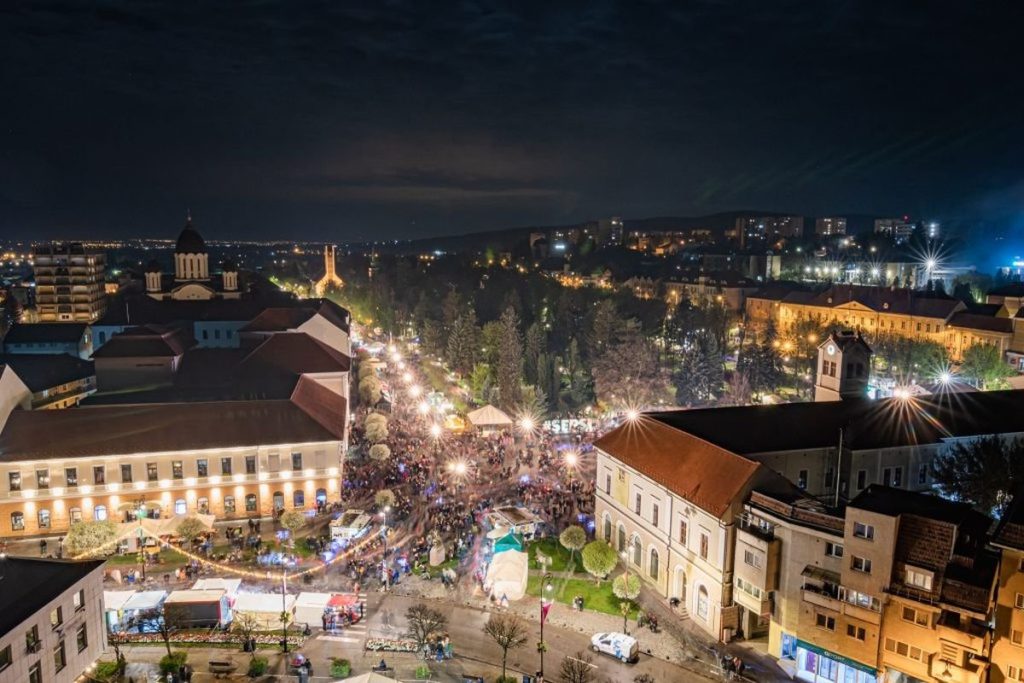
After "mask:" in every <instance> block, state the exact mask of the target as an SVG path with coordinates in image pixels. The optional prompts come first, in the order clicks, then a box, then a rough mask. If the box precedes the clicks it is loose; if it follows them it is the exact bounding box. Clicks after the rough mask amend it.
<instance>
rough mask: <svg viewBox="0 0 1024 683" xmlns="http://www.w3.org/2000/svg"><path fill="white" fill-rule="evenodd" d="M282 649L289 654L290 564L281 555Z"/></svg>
mask: <svg viewBox="0 0 1024 683" xmlns="http://www.w3.org/2000/svg"><path fill="white" fill-rule="evenodd" d="M281 649H282V650H283V651H284V653H285V654H288V565H286V564H285V563H284V555H283V554H282V555H281Z"/></svg>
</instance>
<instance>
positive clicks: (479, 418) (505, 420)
mask: <svg viewBox="0 0 1024 683" xmlns="http://www.w3.org/2000/svg"><path fill="white" fill-rule="evenodd" d="M466 418H467V419H468V420H469V421H470V423H472V425H473V426H474V427H476V428H477V429H479V430H481V431H490V432H496V431H500V430H502V429H509V428H511V427H512V418H511V417H509V416H508V415H506V414H505V413H504V412H502V411H500V410H498V409H497V408H495V407H494V406H492V405H486V406H484V407H483V408H478V409H477V410H474V411H473V412H471V413H470V414H469V415H467V416H466Z"/></svg>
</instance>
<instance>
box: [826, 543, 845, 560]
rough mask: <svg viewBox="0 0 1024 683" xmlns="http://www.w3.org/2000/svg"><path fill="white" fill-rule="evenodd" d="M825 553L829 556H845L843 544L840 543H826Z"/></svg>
mask: <svg viewBox="0 0 1024 683" xmlns="http://www.w3.org/2000/svg"><path fill="white" fill-rule="evenodd" d="M825 554H826V555H828V556H829V557H842V556H843V546H842V545H840V544H839V543H831V542H829V543H826V544H825Z"/></svg>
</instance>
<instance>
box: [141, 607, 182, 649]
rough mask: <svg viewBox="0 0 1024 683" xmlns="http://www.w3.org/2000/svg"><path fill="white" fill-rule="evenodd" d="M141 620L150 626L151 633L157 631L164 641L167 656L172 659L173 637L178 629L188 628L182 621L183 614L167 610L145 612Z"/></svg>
mask: <svg viewBox="0 0 1024 683" xmlns="http://www.w3.org/2000/svg"><path fill="white" fill-rule="evenodd" d="M139 619H140V620H141V621H142V622H144V623H145V624H147V625H148V628H149V630H150V631H155V632H156V633H158V634H159V635H160V640H162V641H163V643H164V648H166V649H167V656H168V657H171V656H172V655H171V637H172V636H173V635H174V634H175V633H177V631H178V629H180V628H183V627H184V626H186V624H184V623H182V621H181V613H180V612H178V611H177V610H173V611H172V610H168V609H166V608H164V609H163V610H162V611H161V610H159V609H153V610H148V611H146V612H144V613H143V614H142V615H141V616H140V617H139Z"/></svg>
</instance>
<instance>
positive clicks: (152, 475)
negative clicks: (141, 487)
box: [146, 462, 160, 481]
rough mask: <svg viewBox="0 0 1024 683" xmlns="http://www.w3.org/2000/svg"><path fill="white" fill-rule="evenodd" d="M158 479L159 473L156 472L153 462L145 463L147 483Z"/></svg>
mask: <svg viewBox="0 0 1024 683" xmlns="http://www.w3.org/2000/svg"><path fill="white" fill-rule="evenodd" d="M159 478H160V472H159V470H157V467H156V463H155V462H147V463H146V479H147V480H149V481H156V480H157V479H159Z"/></svg>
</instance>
